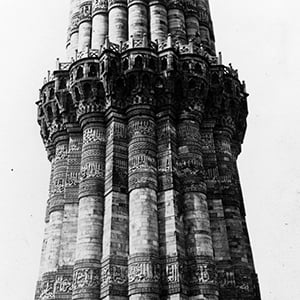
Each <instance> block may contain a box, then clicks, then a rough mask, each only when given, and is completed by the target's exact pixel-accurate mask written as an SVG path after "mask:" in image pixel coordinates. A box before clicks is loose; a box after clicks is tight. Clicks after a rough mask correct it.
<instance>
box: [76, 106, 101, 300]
mask: <svg viewBox="0 0 300 300" xmlns="http://www.w3.org/2000/svg"><path fill="white" fill-rule="evenodd" d="M89 110H90V109H88V108H87V109H86V110H84V111H83V112H80V113H79V114H80V116H79V121H80V124H81V127H82V130H83V144H82V154H81V181H80V184H79V211H78V230H77V244H76V257H75V265H74V273H73V297H72V299H86V300H98V299H99V297H100V267H101V257H102V234H103V213H104V176H105V174H104V173H105V142H106V138H105V124H104V115H103V114H102V113H100V112H94V113H93V112H89Z"/></svg>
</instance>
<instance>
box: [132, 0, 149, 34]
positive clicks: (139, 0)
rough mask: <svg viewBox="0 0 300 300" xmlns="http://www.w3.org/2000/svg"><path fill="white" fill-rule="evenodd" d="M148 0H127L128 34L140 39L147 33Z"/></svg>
mask: <svg viewBox="0 0 300 300" xmlns="http://www.w3.org/2000/svg"><path fill="white" fill-rule="evenodd" d="M148 9H149V8H148V1H145V0H128V35H129V37H133V38H134V39H141V38H143V36H144V35H146V36H147V35H148Z"/></svg>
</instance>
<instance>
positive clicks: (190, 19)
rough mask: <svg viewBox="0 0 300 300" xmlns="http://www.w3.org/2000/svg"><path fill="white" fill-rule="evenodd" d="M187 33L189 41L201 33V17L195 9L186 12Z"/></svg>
mask: <svg viewBox="0 0 300 300" xmlns="http://www.w3.org/2000/svg"><path fill="white" fill-rule="evenodd" d="M186 34H187V40H188V41H190V40H193V39H194V38H195V37H197V36H198V35H199V19H198V18H197V16H196V15H195V13H194V12H193V11H190V12H188V13H187V14H186Z"/></svg>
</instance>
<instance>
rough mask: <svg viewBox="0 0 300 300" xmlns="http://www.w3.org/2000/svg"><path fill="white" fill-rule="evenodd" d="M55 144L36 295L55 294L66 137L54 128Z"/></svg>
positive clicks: (62, 203) (62, 209)
mask: <svg viewBox="0 0 300 300" xmlns="http://www.w3.org/2000/svg"><path fill="white" fill-rule="evenodd" d="M52 139H53V145H55V156H52V155H50V159H51V161H52V164H53V168H52V172H51V187H50V197H49V200H48V208H47V214H48V216H47V220H48V218H49V221H48V224H47V225H46V234H47V237H46V238H47V240H45V241H46V245H44V251H43V259H44V265H43V267H42V270H41V272H43V274H42V277H41V283H40V287H39V291H37V294H36V297H37V298H39V297H40V298H42V297H47V296H51V295H55V293H56V283H57V279H58V277H57V276H58V273H57V272H58V268H59V255H60V243H61V233H62V225H63V217H64V188H65V182H66V159H67V151H68V137H67V135H66V132H65V131H57V132H56V133H54V134H53V136H52Z"/></svg>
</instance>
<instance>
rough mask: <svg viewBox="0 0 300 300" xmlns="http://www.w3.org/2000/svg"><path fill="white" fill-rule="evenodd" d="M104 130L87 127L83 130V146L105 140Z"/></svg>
mask: <svg viewBox="0 0 300 300" xmlns="http://www.w3.org/2000/svg"><path fill="white" fill-rule="evenodd" d="M105 136H106V132H105V129H104V128H88V129H85V130H84V132H83V146H85V145H88V144H91V143H97V142H105V141H106V137H105Z"/></svg>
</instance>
